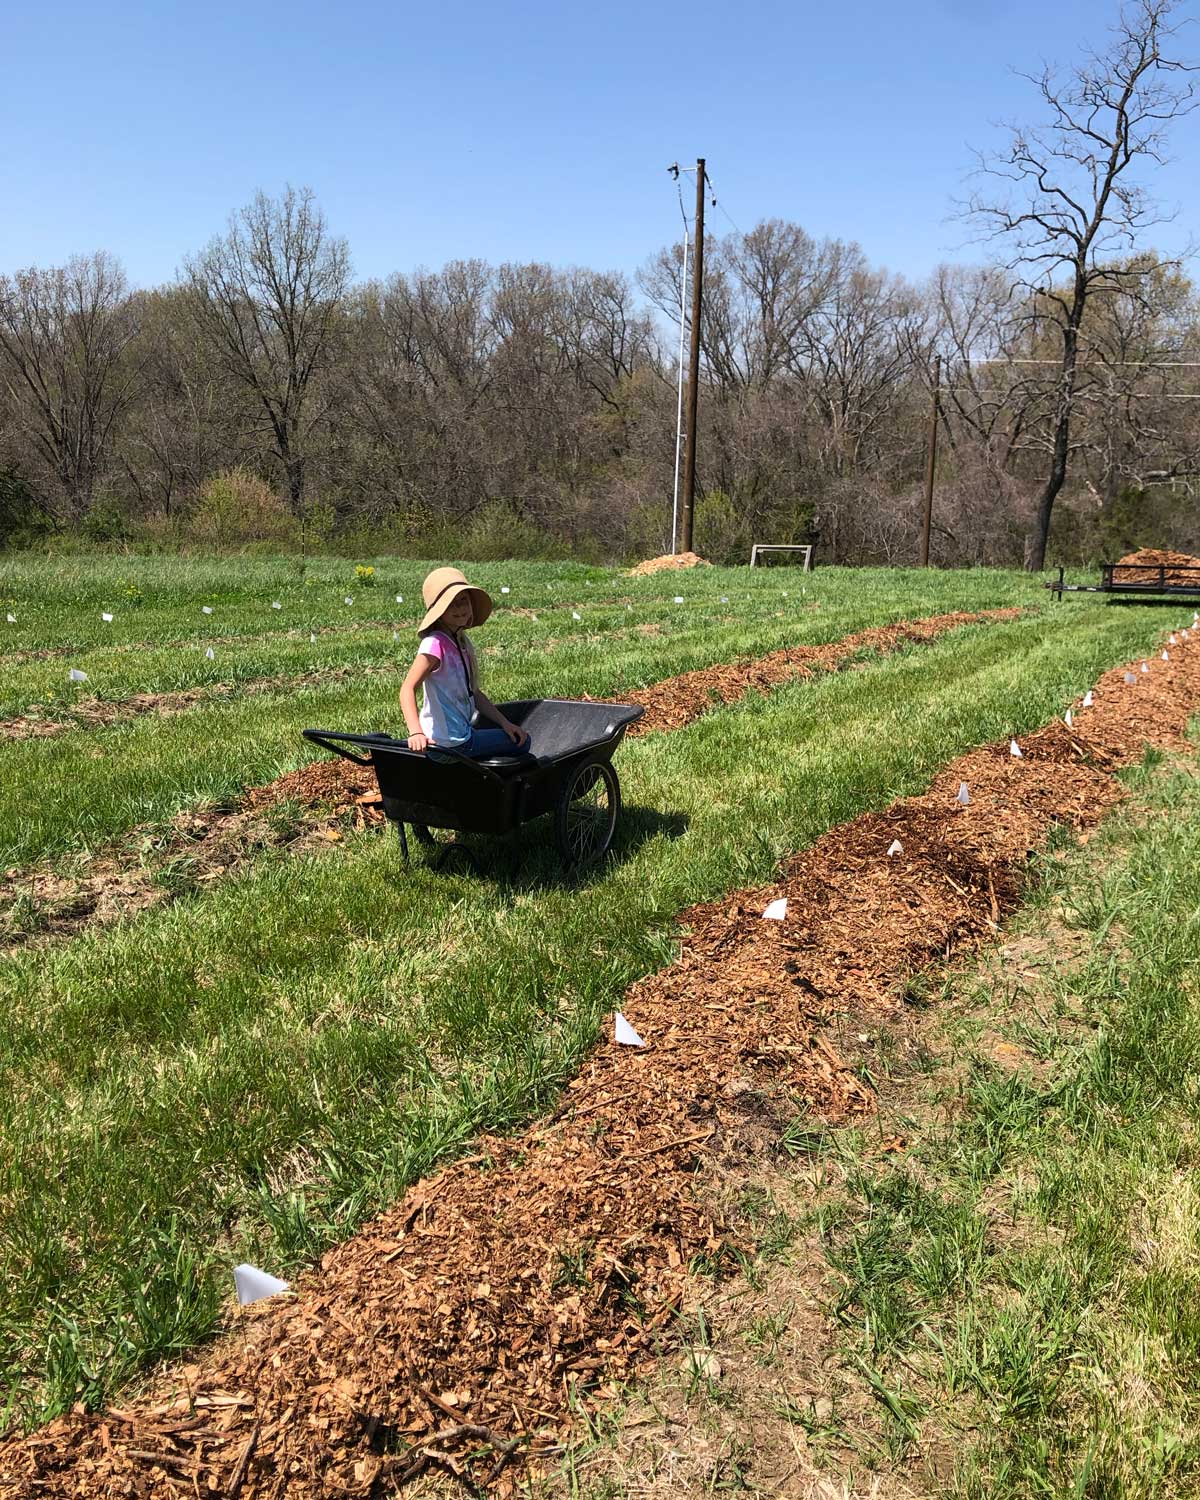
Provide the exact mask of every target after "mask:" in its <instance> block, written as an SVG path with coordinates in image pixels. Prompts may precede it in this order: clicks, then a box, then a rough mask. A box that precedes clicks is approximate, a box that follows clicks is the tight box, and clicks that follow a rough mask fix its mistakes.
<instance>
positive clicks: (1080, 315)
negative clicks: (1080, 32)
mask: <svg viewBox="0 0 1200 1500" xmlns="http://www.w3.org/2000/svg"><path fill="white" fill-rule="evenodd" d="M1179 5H1180V0H1130V3H1128V4H1126V5H1124V6H1123V7H1122V10H1121V13H1120V19H1119V21H1118V23H1117V25H1116V27H1115V28H1114V35H1113V40H1112V43H1111V44H1110V46H1109V48H1108V50H1107V51H1106V52H1105V53H1103V54H1094V55H1092V56H1089V57H1087V58H1086V59H1085V60H1084V61H1083V62H1082V63H1081V64H1079V65H1078V66H1076V67H1075V68H1073V69H1072V70H1071V72H1070V74H1069V75H1068V76H1067V77H1066V78H1065V79H1063V80H1060V79H1059V78H1058V77H1057V76H1056V75H1055V74H1054V73H1053V72H1052V71H1051V70H1050V69H1043V71H1042V72H1041V73H1040V74H1037V75H1034V76H1031V77H1030V81H1031V82H1033V83H1034V84H1035V85H1036V87H1037V89H1038V92H1039V94H1040V95H1041V98H1042V100H1043V102H1044V104H1045V105H1046V106H1047V109H1048V119H1047V122H1046V123H1045V124H1044V125H1041V126H1037V127H1033V128H1030V129H1024V128H1020V127H1013V128H1012V129H1011V132H1010V140H1009V145H1008V149H1007V150H1006V151H1005V152H1004V153H1002V154H1000V155H997V156H992V157H983V158H981V160H980V172H981V173H982V174H983V175H985V176H987V177H989V178H999V179H1000V180H1001V181H1002V182H1007V183H1008V184H1009V185H1010V187H1009V190H1008V192H1007V193H1004V194H1002V195H1001V197H1000V199H999V201H995V200H993V199H991V197H990V196H988V195H985V192H984V190H982V189H981V190H980V191H978V192H976V193H975V194H974V195H973V196H972V197H971V199H970V200H969V202H968V203H967V205H966V212H967V214H968V215H969V216H970V217H971V218H973V219H974V220H975V221H976V222H978V223H980V224H981V225H982V226H983V228H984V229H985V231H986V232H987V233H988V234H989V236H991V237H997V236H999V237H1003V238H1006V239H1008V240H1009V242H1010V243H1012V244H1013V245H1014V247H1015V254H1014V257H1013V259H1012V261H1011V262H1010V269H1011V270H1013V271H1014V272H1015V273H1016V274H1017V275H1018V277H1019V279H1020V281H1021V283H1022V284H1023V286H1024V288H1025V290H1026V291H1027V293H1028V294H1029V298H1030V305H1031V307H1033V308H1034V309H1035V311H1034V312H1033V313H1031V316H1037V317H1046V318H1048V319H1049V321H1050V323H1051V325H1052V327H1053V329H1054V332H1055V334H1056V337H1057V340H1058V342H1059V344H1060V352H1061V363H1060V367H1059V377H1058V382H1057V390H1056V392H1055V400H1054V412H1053V418H1052V423H1051V430H1050V457H1049V470H1048V472H1047V474H1046V479H1045V483H1044V485H1043V488H1042V491H1041V494H1040V497H1039V499H1038V504H1037V512H1036V518H1035V521H1034V527H1033V530H1032V532H1031V534H1030V536H1029V539H1028V543H1027V547H1026V557H1025V563H1026V567H1028V568H1029V569H1031V570H1038V569H1041V568H1042V567H1043V566H1044V565H1045V560H1046V542H1047V538H1048V537H1049V534H1050V520H1051V516H1052V514H1053V509H1054V502H1055V500H1056V499H1057V497H1058V494H1059V491H1060V490H1061V489H1062V486H1063V482H1064V480H1065V479H1066V476H1067V466H1068V461H1069V457H1070V451H1071V421H1072V416H1073V413H1074V407H1075V395H1076V386H1077V377H1078V368H1079V342H1080V329H1081V327H1082V324H1083V319H1084V313H1085V310H1086V308H1087V304H1088V300H1089V298H1091V297H1092V296H1093V295H1094V294H1096V293H1098V292H1104V291H1108V290H1116V289H1123V290H1125V291H1126V292H1128V291H1129V289H1130V288H1136V285H1137V280H1138V277H1139V275H1141V274H1142V272H1141V271H1140V270H1139V269H1138V264H1137V263H1136V262H1134V263H1132V264H1131V262H1130V261H1129V259H1128V256H1129V253H1130V252H1131V251H1132V250H1133V249H1134V248H1135V247H1136V244H1137V240H1138V237H1139V235H1140V234H1142V233H1143V232H1144V231H1145V230H1146V229H1147V228H1148V227H1150V226H1151V225H1153V224H1156V223H1161V222H1162V216H1161V215H1160V214H1158V213H1157V212H1156V210H1155V208H1154V205H1153V203H1152V202H1151V200H1150V198H1149V196H1148V194H1147V192H1146V189H1145V187H1144V185H1143V184H1142V183H1140V182H1139V181H1138V171H1139V169H1142V168H1145V167H1146V166H1147V165H1149V164H1153V163H1161V162H1162V161H1163V160H1164V155H1163V153H1164V150H1165V147H1166V138H1167V127H1168V125H1169V124H1170V122H1171V121H1172V120H1175V119H1177V118H1179V116H1180V115H1182V114H1185V113H1187V112H1188V111H1189V110H1190V109H1192V108H1193V107H1194V104H1195V103H1196V98H1195V85H1194V84H1193V83H1192V82H1191V80H1190V79H1187V78H1185V77H1183V76H1182V75H1184V74H1186V73H1188V72H1190V71H1191V68H1190V67H1189V65H1188V64H1186V63H1184V62H1182V61H1180V60H1179V59H1178V58H1175V57H1173V56H1169V55H1167V53H1166V52H1164V48H1169V47H1170V45H1171V43H1172V40H1173V38H1174V37H1175V36H1176V35H1177V33H1178V31H1179V29H1180V26H1179V24H1175V25H1172V24H1171V17H1172V16H1173V15H1174V13H1175V12H1176V11H1177V10H1178V9H1179ZM1027 76H1028V75H1027Z"/></svg>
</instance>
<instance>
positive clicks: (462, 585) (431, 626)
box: [400, 568, 529, 759]
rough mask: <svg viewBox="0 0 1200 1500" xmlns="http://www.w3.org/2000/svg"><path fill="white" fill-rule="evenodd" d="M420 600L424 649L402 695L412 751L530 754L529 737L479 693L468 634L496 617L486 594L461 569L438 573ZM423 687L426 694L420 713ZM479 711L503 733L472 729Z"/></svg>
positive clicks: (478, 756) (421, 647)
mask: <svg viewBox="0 0 1200 1500" xmlns="http://www.w3.org/2000/svg"><path fill="white" fill-rule="evenodd" d="M421 594H422V597H423V598H424V600H425V618H424V619H423V620H422V621H421V625H420V633H421V644H420V645H419V646H418V647H417V655H416V659H415V660H414V661H413V664H412V666H411V667H409V669H408V676H407V677H405V679H404V685H403V686H402V687H401V689H400V706H401V708H402V709H403V710H404V722H405V723H406V724H407V725H408V748H409V749H410V750H415V751H416V752H417V753H418V754H423V753H424V752H425V751H426V750H430V749H432V750H436V749H437V748H438V746H439V745H445V746H447V747H448V748H449V749H451V750H457V751H458V752H459V754H461V755H470V756H472V757H473V758H475V759H482V758H483V757H485V756H490V755H511V754H513V753H514V752H520V751H523V750H527V749H528V745H529V736H528V735H527V734H526V733H525V731H524V730H523V729H519V728H518V727H517V725H516V724H513V723H510V722H509V720H508V719H506V718H505V717H504V715H503V714H502V713H501V712H500V710H499V709H498V708H497V707H496V705H495V704H494V703H493V702H492V701H491V699H490V698H487V697H486V696H485V695H484V694H483V693H482V692H481V691H480V689H479V687H478V685H477V682H476V667H475V652H474V649H473V648H472V646H471V643H470V641H468V640H467V638H466V636H465V635H464V634H463V631H464V630H465V629H466V628H467V626H468V625H482V624H483V622H484V621H485V620H486V619H487V617H488V615H490V614H491V612H492V601H491V599H490V598H489V597H488V595H487V593H486V592H485V591H484V590H483V589H478V588H474V587H472V585H471V584H469V583H468V582H467V580H466V577H465V575H464V574H462V573H460V572H459V570H458V569H457V568H435V569H434V570H433V572H432V573H430V575H429V577H428V578H426V580H425V582H424V583H423V584H422V585H421ZM418 687H420V688H422V689H423V696H422V703H421V709H420V712H419V713H418V711H417V688H418ZM476 709H478V710H479V714H480V717H481V718H484V719H490V720H491V722H492V723H493V724H495V725H497V726H498V727H497V728H496V729H474V728H472V726H471V715H472V713H473V712H474V711H475V710H476Z"/></svg>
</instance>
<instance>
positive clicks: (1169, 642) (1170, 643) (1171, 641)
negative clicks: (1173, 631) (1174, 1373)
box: [1167, 636, 1179, 646]
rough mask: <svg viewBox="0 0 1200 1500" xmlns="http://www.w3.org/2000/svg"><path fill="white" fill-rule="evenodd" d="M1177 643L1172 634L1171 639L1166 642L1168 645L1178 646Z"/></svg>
mask: <svg viewBox="0 0 1200 1500" xmlns="http://www.w3.org/2000/svg"><path fill="white" fill-rule="evenodd" d="M1178 644H1179V642H1178V641H1177V640H1176V639H1175V637H1174V636H1172V637H1171V639H1170V640H1169V641H1168V642H1167V645H1168V646H1178Z"/></svg>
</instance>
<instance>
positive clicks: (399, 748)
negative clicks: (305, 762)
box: [301, 729, 504, 786]
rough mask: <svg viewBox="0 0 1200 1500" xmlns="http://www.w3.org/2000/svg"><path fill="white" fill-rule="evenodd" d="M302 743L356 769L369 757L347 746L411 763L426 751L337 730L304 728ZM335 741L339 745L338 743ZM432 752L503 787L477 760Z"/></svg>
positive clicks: (442, 749)
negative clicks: (409, 759) (407, 758)
mask: <svg viewBox="0 0 1200 1500" xmlns="http://www.w3.org/2000/svg"><path fill="white" fill-rule="evenodd" d="M301 733H302V734H303V735H304V738H305V739H306V740H311V741H312V743H313V744H314V745H320V746H321V748H322V749H323V750H332V751H333V753H334V754H335V755H340V756H341V757H342V759H343V760H352V761H353V762H354V764H355V765H356V766H369V765H370V764H371V757H370V756H369V755H355V754H354V752H353V750H349V749H347V748H346V747H347V746H348V745H366V746H368V747H369V748H371V749H377V750H388V751H390V752H391V753H392V754H393V755H411V756H412V757H413V759H414V760H423V759H424V757H425V754H428V751H426V752H424V753H422V754H421V755H418V753H417V751H415V750H410V749H409V748H408V746H407V745H406V744H405V743H404V742H403V741H402V740H397V739H394V738H393V736H392V735H390V734H384V733H382V732H380V733H378V734H344V733H342V732H341V731H339V730H337V729H304V730H302V731H301ZM339 741H340V742H341V743H339ZM432 749H433V752H434V753H435V754H437V755H445V756H447V757H449V759H450V760H457V761H461V762H462V764H463V765H464V766H470V768H471V770H472V771H475V772H477V773H478V774H479V775H480V776H482V777H483V778H484V780H485V781H494V782H495V783H496V784H497V786H503V785H504V777H503V776H501V775H499V774H498V773H497V772H495V771H493V770H492V768H491V767H490V766H482V765H480V763H479V762H478V761H477V760H472V759H471V757H470V756H469V755H463V754H462V753H461V752H460V751H458V750H452V749H451V748H450V747H449V746H448V745H434V746H433V747H432Z"/></svg>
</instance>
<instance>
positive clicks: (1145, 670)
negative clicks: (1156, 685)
mask: <svg viewBox="0 0 1200 1500" xmlns="http://www.w3.org/2000/svg"><path fill="white" fill-rule="evenodd" d="M1149 670H1150V668H1149V666H1147V664H1146V663H1145V662H1143V663H1142V671H1143V672H1148V671H1149Z"/></svg>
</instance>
